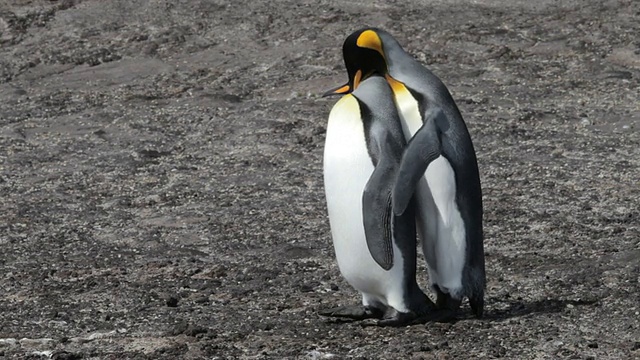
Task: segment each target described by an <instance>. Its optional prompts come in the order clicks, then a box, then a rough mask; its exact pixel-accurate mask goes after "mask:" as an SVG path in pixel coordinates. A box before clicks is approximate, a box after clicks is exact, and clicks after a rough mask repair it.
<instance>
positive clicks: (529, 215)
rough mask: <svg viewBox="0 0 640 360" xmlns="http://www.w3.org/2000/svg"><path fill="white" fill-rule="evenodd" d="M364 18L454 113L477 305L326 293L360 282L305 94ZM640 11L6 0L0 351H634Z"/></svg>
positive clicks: (514, 355) (637, 350) (144, 355)
mask: <svg viewBox="0 0 640 360" xmlns="http://www.w3.org/2000/svg"><path fill="white" fill-rule="evenodd" d="M364 25H373V26H379V27H382V28H385V29H387V30H388V31H390V32H391V33H393V34H394V35H395V36H396V37H397V38H398V39H399V40H400V41H401V43H402V44H404V45H405V47H406V49H407V50H408V51H410V52H411V53H413V54H414V55H415V56H416V57H417V58H418V59H419V60H421V61H422V62H423V63H424V64H425V65H426V66H428V67H429V68H430V69H432V70H433V71H434V72H435V73H436V74H437V75H439V76H440V77H441V78H442V79H443V80H444V82H445V83H446V84H447V85H448V86H449V88H450V90H451V92H452V94H453V96H454V98H455V99H456V100H457V103H458V105H459V107H460V109H461V111H462V113H463V116H464V117H465V119H466V121H467V124H468V126H469V129H470V132H471V135H472V137H473V140H474V144H475V147H476V150H477V153H478V159H479V165H480V172H481V178H482V184H483V192H484V201H485V234H486V241H485V244H486V256H487V276H488V286H487V306H486V318H485V319H483V320H476V319H474V318H472V317H471V316H470V315H469V310H468V306H467V305H465V308H464V309H465V313H464V314H463V315H462V316H461V319H460V320H459V321H457V322H455V323H447V324H439V323H436V324H427V325H426V326H425V325H416V326H411V327H406V328H376V327H363V326H362V325H361V324H360V323H340V322H333V321H329V320H327V319H325V318H321V317H319V316H318V315H317V311H318V310H319V309H324V308H328V307H333V306H337V305H341V304H351V303H355V302H357V301H358V296H357V294H356V293H355V291H354V290H353V289H351V288H350V287H349V285H348V284H347V283H346V282H345V281H344V280H343V279H342V278H341V276H340V274H339V271H338V268H337V266H336V263H335V259H334V255H333V248H332V244H331V239H330V236H329V227H328V219H327V216H326V208H325V203H324V194H323V185H322V149H323V142H324V132H325V127H326V118H327V115H328V113H329V110H330V108H331V106H332V105H333V103H334V102H335V99H333V98H330V99H326V98H321V97H320V94H322V93H323V92H324V91H325V90H327V89H329V88H331V87H334V86H337V85H339V84H341V83H343V82H344V81H345V80H346V73H345V71H344V68H343V64H342V57H341V46H342V42H343V40H344V39H345V37H346V36H347V35H348V34H350V33H351V32H352V31H354V30H356V29H358V28H360V27H362V26H364ZM638 34H640V2H638V1H634V0H627V1H622V0H610V1H600V0H588V1H587V0H584V1H578V0H575V1H562V2H558V1H551V0H544V1H523V0H514V1H508V0H502V1H500V0H476V1H473V0H458V1H437V0H425V1H392V2H387V1H381V0H378V1H357V2H353V1H337V0H336V1H332V0H321V1H303V2H299V1H293V0H278V1H271V2H267V1H264V2H262V1H247V2H240V1H236V2H231V1H230V2H226V1H220V0H217V1H205V0H194V1H169V0H112V1H102V0H60V1H53V0H52V1H45V0H33V1H29V0H3V1H2V2H1V3H0V199H1V201H0V213H1V214H2V217H1V218H0V357H3V356H4V357H6V358H16V359H27V358H28V359H40V358H47V357H49V358H54V359H121V358H132V359H175V358H184V359H200V358H214V359H215V358H218V359H233V358H244V359H271V358H274V359H276V358H301V359H328V358H336V359H340V358H358V359H399V358H404V359H449V358H461V359H465V358H467V359H471V358H497V357H504V358H509V359H565V358H566V359H632V358H639V357H640V284H639V278H640V219H639V218H640V185H639V183H640V180H639V179H640V160H639V159H640V131H639V129H640V100H639V99H640V37H638ZM419 273H420V283H421V284H422V285H423V287H424V286H425V284H426V279H425V277H426V275H425V271H424V262H423V261H420V269H419Z"/></svg>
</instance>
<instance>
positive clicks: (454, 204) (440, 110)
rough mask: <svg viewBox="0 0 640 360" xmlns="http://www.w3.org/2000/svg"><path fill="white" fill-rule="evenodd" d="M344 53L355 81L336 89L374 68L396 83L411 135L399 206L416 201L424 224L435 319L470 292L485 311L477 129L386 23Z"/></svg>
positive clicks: (347, 88) (448, 316)
mask: <svg viewBox="0 0 640 360" xmlns="http://www.w3.org/2000/svg"><path fill="white" fill-rule="evenodd" d="M343 53H344V58H345V64H346V66H347V72H348V75H349V81H348V83H347V84H346V85H343V86H340V87H338V88H336V89H334V90H333V92H334V93H336V94H348V93H350V92H352V91H355V90H357V87H358V80H359V78H361V77H363V76H364V77H367V76H371V74H377V75H380V76H384V77H385V79H386V80H387V82H388V83H389V85H390V86H391V88H392V91H393V97H394V99H395V103H396V106H397V108H398V111H399V114H400V118H401V123H402V132H403V134H404V136H405V139H406V140H407V141H408V144H407V146H406V148H405V150H404V153H403V156H402V160H401V164H400V167H399V169H398V172H397V177H396V179H397V181H396V182H395V184H394V189H393V196H392V198H393V210H394V215H396V216H398V215H401V214H403V213H404V212H405V211H407V210H410V209H411V204H412V201H415V206H416V210H415V212H416V222H417V231H418V235H419V237H420V242H421V244H422V250H423V253H424V255H425V258H426V262H427V272H428V275H429V281H430V285H431V288H432V289H433V290H434V291H435V293H436V296H437V299H436V307H437V309H438V310H437V311H436V312H434V314H433V316H432V320H435V321H449V320H453V319H455V318H456V316H457V311H458V309H459V308H460V306H461V302H462V300H463V298H465V297H467V298H468V299H469V303H470V305H471V309H472V311H473V313H474V314H475V315H476V316H477V317H478V318H480V317H482V314H483V311H484V291H485V283H486V276H485V262H484V245H483V241H484V240H483V230H482V213H483V206H482V191H481V185H480V176H479V172H478V164H477V160H476V154H475V150H474V147H473V144H472V141H471V136H470V135H469V131H468V130H467V127H466V124H465V122H464V120H463V118H462V115H461V114H460V111H459V110H458V107H457V105H456V103H455V101H454V100H453V98H452V96H451V94H450V93H449V90H448V89H447V87H446V86H445V85H444V84H443V83H442V81H441V80H440V79H439V78H438V77H437V76H436V75H434V74H433V73H432V72H431V71H429V70H428V69H427V68H425V67H424V66H422V65H421V64H420V63H419V62H418V61H417V60H415V59H414V58H413V57H412V56H411V55H410V54H408V53H407V52H405V51H404V49H403V48H402V46H401V45H400V44H399V43H398V41H397V40H396V39H394V38H393V37H392V36H391V35H390V34H389V33H387V32H386V31H384V30H381V29H377V28H364V29H360V30H358V31H356V32H354V33H352V34H351V35H349V36H348V37H347V39H346V40H345V43H344V45H343ZM412 199H414V200H412Z"/></svg>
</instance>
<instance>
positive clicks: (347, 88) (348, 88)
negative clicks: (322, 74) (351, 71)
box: [322, 70, 362, 97]
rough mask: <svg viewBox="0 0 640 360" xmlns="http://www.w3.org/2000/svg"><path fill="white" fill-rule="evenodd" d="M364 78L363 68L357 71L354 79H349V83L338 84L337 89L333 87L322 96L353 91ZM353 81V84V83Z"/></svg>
mask: <svg viewBox="0 0 640 360" xmlns="http://www.w3.org/2000/svg"><path fill="white" fill-rule="evenodd" d="M361 80H362V70H358V71H356V75H355V76H354V77H353V81H349V82H348V83H346V84H344V85H342V86H338V87H337V88H335V89H331V90H329V91H327V92H326V93H324V94H322V97H327V96H332V95H345V94H349V93H351V92H353V90H355V89H356V88H357V87H358V86H359V85H360V81H361ZM351 83H353V86H352V85H351Z"/></svg>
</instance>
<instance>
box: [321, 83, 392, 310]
mask: <svg viewBox="0 0 640 360" xmlns="http://www.w3.org/2000/svg"><path fill="white" fill-rule="evenodd" d="M373 171H374V166H373V163H372V161H371V158H370V157H369V153H368V151H367V144H366V141H365V135H364V128H363V123H362V121H361V119H360V116H359V107H358V104H357V101H356V99H355V98H353V97H352V96H349V95H347V96H344V97H343V98H342V99H341V100H340V101H339V102H338V103H337V104H336V105H335V106H334V108H333V109H332V111H331V114H330V115H329V123H328V126H327V135H326V142H325V148H324V186H325V194H326V198H327V209H328V211H329V223H330V225H331V235H332V238H333V245H334V248H335V252H336V258H337V260H338V267H339V268H340V272H341V273H342V276H344V278H345V279H346V280H347V282H349V284H351V286H353V287H354V288H356V289H357V290H359V291H360V292H362V293H365V294H369V295H373V296H374V297H376V298H378V300H379V301H381V302H383V303H385V304H388V300H390V299H388V294H389V293H390V292H393V291H394V289H396V288H399V286H401V285H402V257H401V256H400V251H399V250H398V248H397V247H396V246H395V244H394V266H393V268H391V269H390V270H389V271H386V270H384V269H382V268H381V267H380V266H379V265H378V264H377V263H376V262H375V260H374V259H373V257H372V256H371V254H370V252H369V248H368V247H367V241H366V238H365V232H364V223H363V214H362V211H363V209H362V193H363V191H364V188H365V186H366V184H367V182H368V181H369V178H370V177H371V174H372V173H373ZM399 310H400V309H399Z"/></svg>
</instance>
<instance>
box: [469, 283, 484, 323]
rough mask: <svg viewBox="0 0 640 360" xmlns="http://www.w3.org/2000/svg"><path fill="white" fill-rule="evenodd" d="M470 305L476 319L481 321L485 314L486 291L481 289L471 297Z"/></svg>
mask: <svg viewBox="0 0 640 360" xmlns="http://www.w3.org/2000/svg"><path fill="white" fill-rule="evenodd" d="M469 305H471V310H472V311H473V314H474V315H475V316H476V318H478V319H481V318H482V315H483V313H484V289H480V291H477V292H475V293H474V294H473V295H472V296H471V297H469Z"/></svg>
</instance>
